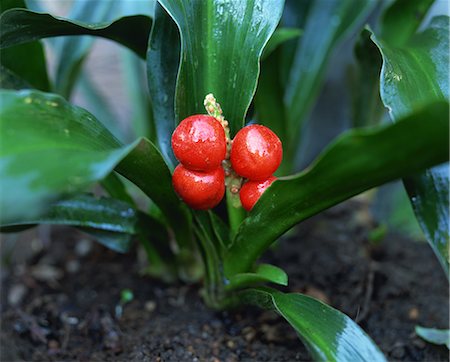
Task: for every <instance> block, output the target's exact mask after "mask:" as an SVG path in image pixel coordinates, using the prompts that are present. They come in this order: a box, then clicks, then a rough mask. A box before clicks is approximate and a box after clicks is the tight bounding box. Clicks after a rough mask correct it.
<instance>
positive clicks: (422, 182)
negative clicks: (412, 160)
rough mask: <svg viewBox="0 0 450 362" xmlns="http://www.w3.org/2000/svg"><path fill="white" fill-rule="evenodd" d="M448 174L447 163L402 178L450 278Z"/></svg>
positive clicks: (449, 170)
mask: <svg viewBox="0 0 450 362" xmlns="http://www.w3.org/2000/svg"><path fill="white" fill-rule="evenodd" d="M449 173H450V169H449V164H448V163H447V164H444V165H441V166H437V167H433V168H431V169H428V170H426V171H424V172H422V173H421V174H420V175H417V176H413V177H408V178H405V179H404V180H403V181H404V184H405V188H406V191H407V192H408V195H409V197H410V199H411V204H412V206H413V210H414V213H415V214H416V217H417V220H418V221H419V225H420V227H421V228H422V231H423V232H424V234H425V237H426V239H427V240H428V242H429V243H430V246H431V248H432V249H433V251H434V252H435V254H436V256H437V258H438V259H439V262H440V263H441V264H442V267H443V268H444V271H445V274H446V275H447V277H450V276H449V262H450V255H449V252H450V250H449V248H450V246H449V245H450V244H449V239H450V211H449V196H450V195H449Z"/></svg>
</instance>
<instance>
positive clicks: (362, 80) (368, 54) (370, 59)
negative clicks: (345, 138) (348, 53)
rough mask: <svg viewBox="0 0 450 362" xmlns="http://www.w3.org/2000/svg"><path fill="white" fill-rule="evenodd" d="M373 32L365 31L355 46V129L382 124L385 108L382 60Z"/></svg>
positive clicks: (353, 101) (353, 108)
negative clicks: (382, 89) (372, 36)
mask: <svg viewBox="0 0 450 362" xmlns="http://www.w3.org/2000/svg"><path fill="white" fill-rule="evenodd" d="M371 34H372V33H371V32H370V30H368V29H364V30H363V31H362V32H361V34H360V36H359V38H358V41H357V42H356V44H355V58H356V61H357V63H356V66H355V67H354V68H353V71H354V73H353V74H352V75H353V77H352V78H353V79H352V83H353V84H352V89H351V93H352V123H353V127H365V126H374V125H376V124H378V123H380V121H381V118H382V116H383V114H384V111H385V108H384V106H383V103H382V102H381V98H380V69H381V64H382V59H381V55H380V52H379V51H378V49H377V47H376V46H375V45H374V44H373V42H372V41H371V39H370V36H371Z"/></svg>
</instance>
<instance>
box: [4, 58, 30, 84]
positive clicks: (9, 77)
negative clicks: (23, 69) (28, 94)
mask: <svg viewBox="0 0 450 362" xmlns="http://www.w3.org/2000/svg"><path fill="white" fill-rule="evenodd" d="M0 88H1V89H16V90H20V89H30V88H33V87H32V86H31V85H30V84H29V83H28V82H27V81H25V80H24V79H22V78H20V77H19V76H18V75H17V74H15V73H14V72H13V71H11V70H9V69H8V68H5V67H4V66H3V65H1V64H0Z"/></svg>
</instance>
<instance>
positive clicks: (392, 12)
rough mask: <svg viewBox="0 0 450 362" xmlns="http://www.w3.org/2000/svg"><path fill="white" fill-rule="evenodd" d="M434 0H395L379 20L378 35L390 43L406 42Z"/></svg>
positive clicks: (400, 43)
mask: <svg viewBox="0 0 450 362" xmlns="http://www.w3.org/2000/svg"><path fill="white" fill-rule="evenodd" d="M434 1H435V0H395V1H394V2H393V3H392V4H391V5H390V6H389V7H388V8H387V9H386V10H385V12H384V14H383V15H382V17H381V21H380V26H381V29H380V37H381V39H384V40H385V41H386V42H388V43H389V44H391V45H394V46H396V45H402V44H404V43H406V42H407V41H408V40H409V39H410V38H411V36H412V35H414V33H415V32H416V30H417V29H418V28H419V26H420V24H421V23H422V21H423V18H424V17H425V15H426V13H427V12H428V10H429V9H430V7H431V6H432V5H433V3H434Z"/></svg>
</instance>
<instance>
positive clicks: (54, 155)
mask: <svg viewBox="0 0 450 362" xmlns="http://www.w3.org/2000/svg"><path fill="white" fill-rule="evenodd" d="M0 97H1V112H0V129H1V131H0V134H1V137H2V147H1V153H0V154H1V163H0V166H1V167H0V175H1V176H0V188H1V190H2V191H3V192H2V197H1V201H0V202H1V203H0V206H1V209H0V210H1V212H0V214H1V217H2V222H3V223H8V222H9V221H11V220H13V219H17V218H19V217H28V218H30V217H34V216H36V215H39V214H40V213H41V212H42V211H43V210H44V209H45V208H46V206H47V204H48V203H49V202H52V201H54V200H56V199H58V198H60V197H61V196H62V195H66V194H71V193H75V192H79V191H80V190H83V189H85V188H86V187H88V186H90V185H91V184H93V183H94V182H96V181H99V180H101V179H102V178H104V177H105V176H106V175H108V174H109V173H110V172H111V170H112V169H113V168H114V166H115V165H116V164H117V163H118V162H119V161H120V160H121V159H122V158H123V157H124V156H125V155H126V154H127V153H128V152H129V151H130V149H132V148H133V147H134V145H130V146H121V145H120V144H119V143H118V142H117V140H116V139H114V137H112V135H111V134H110V133H109V132H108V130H107V129H106V128H104V127H103V125H102V124H101V123H100V122H98V121H97V120H96V119H95V118H94V117H92V115H90V114H89V113H88V112H86V111H84V110H83V109H81V108H78V107H75V106H72V105H70V104H68V103H67V102H66V101H65V100H64V99H62V98H61V97H58V96H55V95H51V94H46V93H41V92H37V91H21V92H12V91H2V92H1V93H0Z"/></svg>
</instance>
